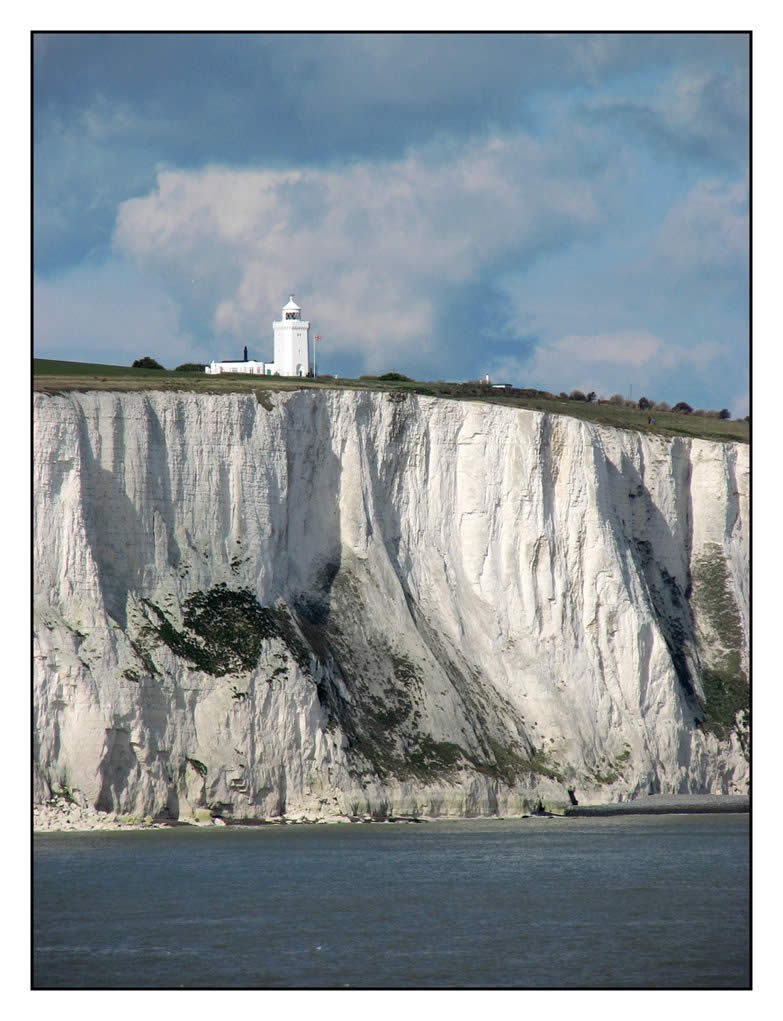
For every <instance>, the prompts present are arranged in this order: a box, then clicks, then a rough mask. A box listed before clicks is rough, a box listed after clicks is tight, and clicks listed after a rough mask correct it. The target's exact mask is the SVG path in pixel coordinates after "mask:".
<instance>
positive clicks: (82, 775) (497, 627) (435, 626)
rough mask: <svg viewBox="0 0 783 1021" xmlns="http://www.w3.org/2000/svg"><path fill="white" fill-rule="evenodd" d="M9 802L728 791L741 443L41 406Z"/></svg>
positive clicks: (421, 807)
mask: <svg viewBox="0 0 783 1021" xmlns="http://www.w3.org/2000/svg"><path fill="white" fill-rule="evenodd" d="M34 476H35V477H34V494H35V505H34V542H35V546H34V610H35V640H34V657H35V661H34V683H35V690H34V715H35V737H34V755H35V762H34V792H35V797H36V799H37V800H40V801H43V800H45V799H46V798H48V797H49V796H50V795H51V793H52V792H53V791H57V790H60V789H61V788H68V789H69V790H71V791H73V790H78V791H79V792H80V797H81V798H82V799H83V800H84V802H85V803H87V804H90V805H92V806H94V807H96V808H98V809H102V810H106V811H116V812H121V813H133V814H139V815H147V814H150V815H153V816H155V817H169V818H178V817H179V818H182V817H185V816H192V814H193V813H194V812H195V811H196V810H198V809H201V810H202V812H203V809H204V808H208V809H210V810H211V811H212V812H213V813H215V814H218V815H222V816H224V817H225V818H234V819H253V818H262V817H269V816H275V815H278V814H283V813H287V814H289V815H291V814H296V813H299V812H310V813H312V812H317V813H320V814H324V815H329V814H359V813H364V812H372V813H375V814H376V815H379V816H382V815H383V814H384V813H394V814H419V815H438V814H462V815H473V814H486V813H492V812H500V813H512V812H522V811H523V810H525V809H527V808H529V807H530V806H531V805H533V804H537V802H538V800H539V799H541V800H542V801H543V802H544V804H545V805H549V804H551V805H553V806H554V805H555V804H562V803H567V801H568V794H567V788H568V787H573V788H574V790H575V792H576V796H577V798H578V799H579V801H580V803H590V802H593V803H595V802H601V801H609V800H618V799H625V798H628V797H631V796H633V795H635V794H646V793H648V792H651V791H652V792H682V793H684V792H712V793H736V792H741V793H744V792H745V791H746V789H747V781H748V764H747V744H748V719H747V713H746V707H747V669H748V663H747V659H748V654H747V649H748V596H749V592H748V542H749V535H748V531H749V514H748V489H749V458H748V447H747V446H745V445H742V444H735V443H718V442H707V441H702V440H697V439H685V438H683V439H666V438H663V437H658V436H650V435H642V434H640V433H637V432H633V431H626V430H619V429H613V428H608V427H601V426H594V425H590V424H587V423H585V422H581V421H578V420H576V419H572V418H567V417H562V416H557V415H549V414H543V413H539V412H534V411H524V410H516V409H510V408H502V407H498V406H493V405H489V404H483V403H468V402H456V401H448V400H440V399H434V398H423V397H416V396H412V395H410V396H407V397H404V398H403V397H402V396H401V395H386V394H379V393H366V392H339V391H336V390H335V391H318V392H316V391H313V390H301V391H297V392H293V393H282V392H277V393H276V392H266V393H264V394H262V395H259V397H258V399H257V398H256V396H255V395H241V394H226V395H204V394H193V393H165V394H164V393H121V394H117V393H108V392H104V393H99V392H94V393H75V392H74V393H67V394H56V395H48V394H36V395H35V399H34Z"/></svg>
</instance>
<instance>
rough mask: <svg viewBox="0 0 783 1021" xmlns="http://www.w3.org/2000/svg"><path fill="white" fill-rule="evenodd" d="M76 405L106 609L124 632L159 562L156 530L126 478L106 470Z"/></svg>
mask: <svg viewBox="0 0 783 1021" xmlns="http://www.w3.org/2000/svg"><path fill="white" fill-rule="evenodd" d="M75 403H76V413H77V416H78V422H79V448H80V454H81V462H82V476H83V478H82V506H83V508H84V522H85V528H86V531H87V541H88V542H89V544H90V549H91V551H92V555H93V557H94V559H95V562H96V565H97V568H98V584H99V585H100V588H101V595H102V597H103V605H104V608H105V610H106V612H107V613H108V614H109V615H110V616H111V617H113V618H114V620H116V621H117V623H118V624H119V625H120V627H122V628H123V630H124V629H125V628H127V623H128V622H127V610H126V607H127V599H128V592H129V591H137V590H138V589H139V588H140V586H141V583H142V577H143V571H144V565H145V564H148V563H154V561H155V545H154V539H153V538H152V529H151V528H150V529H147V528H145V527H144V522H143V521H142V518H141V515H140V514H139V513H138V512H137V510H136V508H135V507H134V505H133V503H132V502H131V500H130V499H129V498H128V495H127V493H126V492H125V488H124V478H122V477H120V476H119V474H118V473H117V472H115V471H113V470H110V469H106V468H103V467H102V466H101V464H100V462H99V461H98V460H97V458H96V456H95V452H94V451H93V449H92V445H91V442H90V432H89V428H88V425H87V421H86V418H85V413H84V408H83V406H82V404H81V403H80V402H75ZM116 438H117V437H115V439H116Z"/></svg>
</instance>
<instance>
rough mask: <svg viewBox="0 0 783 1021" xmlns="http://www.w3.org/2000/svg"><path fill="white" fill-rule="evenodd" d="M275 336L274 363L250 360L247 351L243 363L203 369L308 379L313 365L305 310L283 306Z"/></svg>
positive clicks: (210, 372)
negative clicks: (303, 314)
mask: <svg viewBox="0 0 783 1021" xmlns="http://www.w3.org/2000/svg"><path fill="white" fill-rule="evenodd" d="M272 329H273V330H274V337H275V360H274V361H273V362H257V361H252V360H251V361H249V360H248V357H247V348H245V357H244V359H243V360H242V361H236V362H234V361H224V362H211V363H210V364H209V365H208V366H207V367H206V369H205V370H204V371H205V372H206V373H207V374H208V375H211V376H217V375H219V374H220V373H222V372H246V373H249V374H250V375H254V376H309V375H310V373H311V372H312V368H313V362H312V359H311V357H310V323H309V322H307V321H306V320H304V319H302V310H301V308H300V307H299V306H298V305H297V303H296V302H295V301H294V296H293V294H292V295H291V296H290V297H289V299H288V304H287V305H283V312H282V316H281V318H280V319H279V320H278V321H276V322H274V323H272Z"/></svg>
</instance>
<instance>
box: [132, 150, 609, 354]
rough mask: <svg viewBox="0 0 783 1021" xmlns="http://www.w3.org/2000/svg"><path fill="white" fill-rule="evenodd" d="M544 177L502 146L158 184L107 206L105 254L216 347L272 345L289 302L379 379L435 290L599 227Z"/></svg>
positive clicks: (582, 204) (575, 190) (567, 184)
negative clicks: (147, 282) (197, 318)
mask: <svg viewBox="0 0 783 1021" xmlns="http://www.w3.org/2000/svg"><path fill="white" fill-rule="evenodd" d="M558 167H562V163H560V162H559V161H556V160H554V159H553V156H552V154H551V151H550V150H549V149H547V148H546V147H544V146H542V145H541V144H540V143H538V142H536V141H535V140H533V139H530V138H528V137H526V136H514V137H510V138H495V139H493V140H491V141H490V142H489V143H480V144H479V143H475V142H474V143H471V144H469V145H466V146H463V147H461V148H459V149H453V150H451V151H449V152H448V153H443V152H441V153H439V154H437V153H435V152H434V151H427V152H424V151H422V152H418V153H410V154H409V155H408V156H407V157H406V158H404V159H401V160H396V161H392V162H386V163H375V164H370V163H362V164H353V165H348V166H344V167H340V168H336V169H335V168H332V169H304V170H303V169H296V170H247V169H243V170H238V169H230V168H225V167H208V168H206V169H204V170H200V171H184V170H162V171H160V172H159V174H158V178H157V188H156V189H155V191H154V192H152V193H151V194H149V195H146V196H144V197H141V198H134V199H129V200H128V201H126V202H124V203H122V205H121V206H120V209H119V213H118V217H117V223H116V229H115V234H114V245H115V250H116V251H117V252H118V253H120V254H121V255H123V256H124V257H127V258H130V259H132V260H134V261H135V262H136V263H137V265H138V266H139V267H140V268H141V269H142V270H143V271H144V272H145V273H148V274H154V275H155V276H156V277H158V278H159V279H160V280H161V281H163V282H165V286H166V287H167V288H168V289H169V291H170V293H172V294H173V295H175V296H176V297H177V300H178V301H180V302H182V303H183V305H185V306H187V307H188V308H189V309H190V310H191V312H193V311H194V310H197V311H198V313H199V314H200V315H201V316H202V317H204V318H205V320H206V321H208V322H209V323H210V324H211V328H212V329H213V330H214V332H215V334H217V335H223V339H222V340H221V344H222V345H223V346H226V345H227V344H228V343H232V342H233V341H234V340H235V341H236V342H237V343H238V342H240V341H242V342H251V341H252V342H253V344H254V346H255V345H256V344H260V345H263V344H264V343H266V344H268V343H269V342H271V341H270V340H269V338H271V319H272V317H273V316H276V315H277V314H278V312H279V309H280V307H281V304H282V303H283V302H284V301H285V300H286V298H287V296H288V294H289V293H290V291H291V290H296V293H297V300H299V302H300V304H301V305H302V306H303V310H304V313H305V315H306V316H310V317H311V318H312V319H313V322H314V325H315V326H316V328H317V330H318V332H319V333H321V334H322V335H323V336H324V339H325V343H327V344H328V346H329V348H330V350H331V351H344V352H350V353H353V354H355V353H361V354H363V355H364V356H365V359H366V364H367V365H368V366H369V367H377V366H379V365H381V364H384V363H385V361H386V360H387V357H388V355H389V354H390V353H399V354H404V352H406V351H408V352H411V351H414V350H415V351H417V352H421V350H422V348H423V347H424V348H426V346H427V345H428V344H430V343H432V341H433V333H434V332H436V331H435V330H434V326H435V322H436V318H437V315H438V312H439V303H440V302H441V301H442V300H443V294H444V289H445V288H454V287H458V286H459V285H461V284H463V283H466V282H472V281H473V280H474V279H475V278H476V277H477V276H478V275H480V274H481V273H482V272H486V271H487V270H488V269H491V267H492V266H493V265H495V264H496V263H498V262H499V261H500V260H505V259H508V258H514V259H517V260H518V261H519V264H520V265H524V263H525V261H526V260H531V259H533V258H534V257H535V256H536V254H537V252H538V251H539V250H540V249H541V248H542V247H545V248H551V246H552V245H553V244H554V245H557V243H558V239H562V243H567V241H568V240H570V239H572V238H573V237H575V236H579V235H580V234H582V233H584V232H586V231H589V230H591V229H593V228H594V227H595V225H596V224H597V223H599V222H600V221H601V217H602V213H601V208H600V203H599V201H598V200H597V198H596V195H595V193H594V188H595V184H594V183H593V184H592V185H591V184H588V183H587V182H584V181H582V180H580V179H579V176H578V175H576V174H573V173H571V172H570V171H568V172H566V173H563V171H562V170H561V169H557V168H558ZM232 338H233V340H232ZM258 353H259V355H261V356H263V351H261V350H259V352H258Z"/></svg>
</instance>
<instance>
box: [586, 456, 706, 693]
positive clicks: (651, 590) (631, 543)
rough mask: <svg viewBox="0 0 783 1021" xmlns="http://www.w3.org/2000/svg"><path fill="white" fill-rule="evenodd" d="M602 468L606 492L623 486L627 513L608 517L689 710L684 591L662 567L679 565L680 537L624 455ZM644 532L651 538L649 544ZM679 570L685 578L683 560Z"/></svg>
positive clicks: (689, 633)
mask: <svg viewBox="0 0 783 1021" xmlns="http://www.w3.org/2000/svg"><path fill="white" fill-rule="evenodd" d="M606 471H607V476H608V480H609V482H610V485H611V487H612V491H613V492H615V493H616V494H618V495H619V494H621V493H622V492H623V490H625V491H626V493H627V497H628V501H629V504H630V509H629V512H628V513H627V514H623V512H622V511H620V513H619V514H618V515H613V516H612V517H611V518H610V521H612V523H613V524H614V526H615V527H618V526H619V527H620V528H621V529H622V534H619V535H618V546H619V548H620V549H621V550H622V549H623V548H626V549H628V551H629V553H630V555H631V558H632V560H633V563H634V565H635V567H636V570H637V573H638V575H639V577H640V578H642V579H643V580H644V582H645V585H646V588H647V592H648V594H649V597H650V606H651V609H652V611H653V616H654V618H655V620H656V623H657V625H658V628H659V630H660V632H661V634H662V635H663V638H664V641H665V642H666V646H667V648H668V650H669V655H670V657H671V661H672V665H673V666H674V670H675V672H676V674H677V678H678V680H679V682H680V685H681V687H682V689H683V692H684V694H685V695H686V696H687V699H688V701H689V702H690V703H691V709H692V711H693V710H694V709H695V706H694V704H693V700H694V699H695V697H696V674H697V664H698V657H697V654H696V642H695V634H694V623H693V615H692V613H691V607H690V603H689V601H688V596H689V592H688V589H687V588H685V587H683V584H682V581H681V580H680V579H678V578H677V577H676V576H675V575H674V574H673V573H672V572H671V571H670V570H669V569H668V568H667V567H666V564H669V565H673V564H674V563H676V562H678V561H679V562H680V563H682V561H683V551H682V545H681V541H680V539H679V537H677V536H675V535H674V534H673V533H672V531H671V529H670V528H669V525H668V523H667V521H666V518H665V517H664V516H663V514H661V512H660V511H659V510H658V508H657V507H656V505H655V502H654V500H653V498H652V496H651V494H650V491H649V490H648V489H647V487H646V486H645V484H644V481H643V478H642V475H641V473H640V471H639V469H638V468H637V467H636V465H635V464H634V463H633V462H632V461H631V459H630V458H629V457H627V455H625V454H623V456H622V459H621V463H620V469H619V470H618V469H617V468H616V467H615V466H614V465H613V464H612V462H611V461H610V460H608V459H607V461H606ZM650 536H654V538H655V545H654V546H653V543H652V542H651V540H650V538H649V537H650ZM682 570H683V572H684V573H685V575H686V577H689V571H688V568H687V560H686V561H685V563H684V565H683V566H682Z"/></svg>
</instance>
